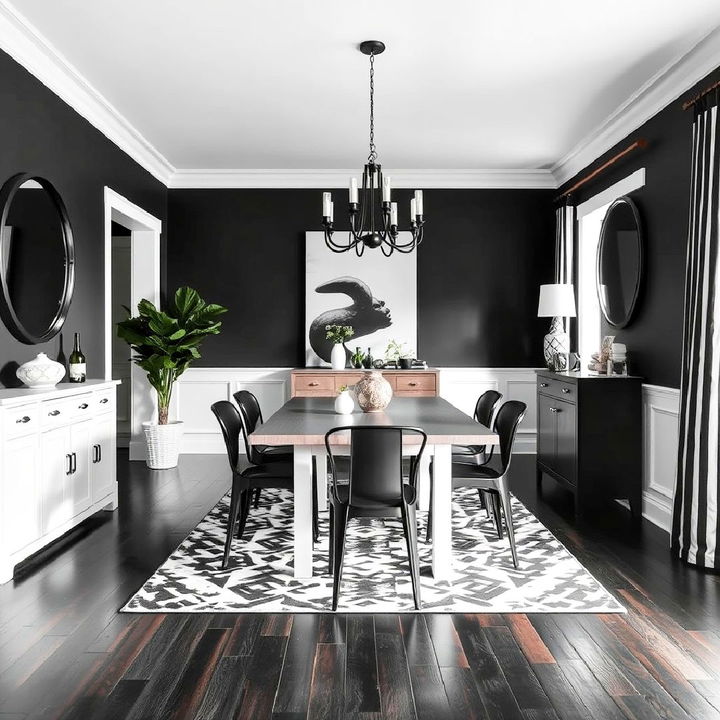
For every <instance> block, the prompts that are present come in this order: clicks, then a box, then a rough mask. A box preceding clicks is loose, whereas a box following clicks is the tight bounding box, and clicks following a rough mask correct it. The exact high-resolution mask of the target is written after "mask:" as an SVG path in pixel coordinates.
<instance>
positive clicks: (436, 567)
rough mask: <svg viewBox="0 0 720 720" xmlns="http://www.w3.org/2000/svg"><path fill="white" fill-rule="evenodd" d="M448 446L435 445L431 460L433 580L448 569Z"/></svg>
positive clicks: (448, 573) (442, 577)
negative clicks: (432, 486)
mask: <svg viewBox="0 0 720 720" xmlns="http://www.w3.org/2000/svg"><path fill="white" fill-rule="evenodd" d="M451 463H452V446H451V445H435V457H434V459H433V483H434V491H433V531H432V536H433V540H432V543H433V546H432V571H433V577H434V578H435V579H436V580H447V579H449V578H450V576H451V572H452V510H451V505H452V477H451V475H452V468H451Z"/></svg>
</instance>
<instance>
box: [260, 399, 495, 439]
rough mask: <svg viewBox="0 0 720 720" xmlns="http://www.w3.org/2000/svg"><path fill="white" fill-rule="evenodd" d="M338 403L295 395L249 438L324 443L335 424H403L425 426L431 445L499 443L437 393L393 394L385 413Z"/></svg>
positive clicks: (338, 437) (482, 427)
mask: <svg viewBox="0 0 720 720" xmlns="http://www.w3.org/2000/svg"><path fill="white" fill-rule="evenodd" d="M334 402H335V399H334V398H324V397H305V398H300V397H297V398H293V399H292V400H289V401H288V402H287V403H285V405H283V406H282V407H281V408H280V409H279V410H278V411H277V412H276V413H275V414H274V415H273V416H272V417H270V418H268V420H267V421H266V422H265V423H264V424H263V425H261V426H260V427H258V428H257V430H255V432H254V433H252V434H251V435H250V443H251V444H252V445H322V444H323V443H324V442H325V433H326V432H327V431H328V430H330V429H331V428H334V427H340V426H344V425H352V426H358V427H362V426H372V425H404V426H410V427H419V428H422V429H423V430H424V431H425V432H426V433H427V435H428V443H430V444H437V445H450V444H463V445H469V444H473V445H497V444H498V436H497V434H496V433H494V432H492V431H491V430H489V429H488V428H486V427H485V426H484V425H480V424H479V423H477V422H475V421H474V420H473V419H472V418H471V417H469V416H468V415H466V414H465V413H463V412H461V411H460V410H458V409H457V408H456V407H455V406H454V405H451V404H450V403H449V402H448V401H447V400H443V399H442V398H439V397H418V398H409V397H395V398H393V399H392V401H391V402H390V405H388V407H387V408H386V409H385V411H384V412H379V413H364V412H362V411H361V410H360V409H359V408H357V406H356V409H355V412H354V413H352V415H337V414H336V413H335V411H334ZM408 441H409V442H412V441H413V438H411V437H408ZM416 441H417V440H416ZM347 442H348V438H347V437H343V436H335V438H334V442H333V444H335V443H337V444H338V445H342V444H347Z"/></svg>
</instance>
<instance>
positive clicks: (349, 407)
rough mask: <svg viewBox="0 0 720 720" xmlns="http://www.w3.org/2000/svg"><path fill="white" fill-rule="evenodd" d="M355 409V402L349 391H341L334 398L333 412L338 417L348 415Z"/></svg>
mask: <svg viewBox="0 0 720 720" xmlns="http://www.w3.org/2000/svg"><path fill="white" fill-rule="evenodd" d="M354 409H355V401H354V400H353V396H352V393H351V392H350V391H349V390H343V391H342V392H341V393H340V394H339V395H338V396H337V397H336V398H335V412H336V413H337V414H338V415H350V414H351V413H352V411H353V410H354Z"/></svg>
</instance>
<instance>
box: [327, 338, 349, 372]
mask: <svg viewBox="0 0 720 720" xmlns="http://www.w3.org/2000/svg"><path fill="white" fill-rule="evenodd" d="M346 362H347V356H346V354H345V346H344V345H343V344H342V343H335V345H333V349H332V352H331V353H330V365H332V369H333V370H344V369H345V363H346Z"/></svg>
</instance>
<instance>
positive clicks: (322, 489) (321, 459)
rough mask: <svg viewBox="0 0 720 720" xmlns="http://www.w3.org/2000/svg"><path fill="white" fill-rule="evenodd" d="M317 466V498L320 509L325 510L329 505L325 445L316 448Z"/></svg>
mask: <svg viewBox="0 0 720 720" xmlns="http://www.w3.org/2000/svg"><path fill="white" fill-rule="evenodd" d="M315 467H316V468H317V499H318V510H319V511H320V512H325V511H326V510H327V509H328V507H327V474H328V462H327V451H326V450H325V448H324V447H319V448H316V449H315Z"/></svg>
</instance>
